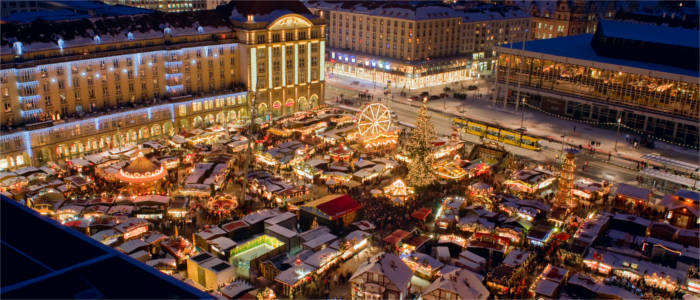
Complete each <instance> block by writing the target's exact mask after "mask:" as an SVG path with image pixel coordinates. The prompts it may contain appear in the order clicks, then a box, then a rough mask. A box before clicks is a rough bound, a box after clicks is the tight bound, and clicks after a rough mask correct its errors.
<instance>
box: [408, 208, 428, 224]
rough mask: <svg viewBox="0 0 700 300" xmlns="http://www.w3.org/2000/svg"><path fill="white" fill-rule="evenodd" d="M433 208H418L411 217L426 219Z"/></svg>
mask: <svg viewBox="0 0 700 300" xmlns="http://www.w3.org/2000/svg"><path fill="white" fill-rule="evenodd" d="M432 212H433V210H432V209H430V208H428V207H422V208H419V209H417V210H416V211H414V212H413V213H412V214H411V217H413V218H414V219H417V220H421V221H425V220H426V219H427V218H428V216H430V213H432Z"/></svg>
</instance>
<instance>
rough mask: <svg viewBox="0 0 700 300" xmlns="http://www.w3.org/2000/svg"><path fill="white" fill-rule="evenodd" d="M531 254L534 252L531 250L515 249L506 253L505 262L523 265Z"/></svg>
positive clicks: (514, 265) (511, 264)
mask: <svg viewBox="0 0 700 300" xmlns="http://www.w3.org/2000/svg"><path fill="white" fill-rule="evenodd" d="M531 254H532V252H530V251H525V250H513V251H511V252H510V253H508V255H506V258H505V259H503V263H504V264H506V265H509V266H513V267H518V266H520V265H522V264H523V263H524V262H525V261H526V260H527V258H528V257H530V255H531Z"/></svg>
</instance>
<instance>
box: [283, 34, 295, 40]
mask: <svg viewBox="0 0 700 300" xmlns="http://www.w3.org/2000/svg"><path fill="white" fill-rule="evenodd" d="M284 40H285V41H293V40H294V32H287V33H285V34H284Z"/></svg>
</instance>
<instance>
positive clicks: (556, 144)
mask: <svg viewBox="0 0 700 300" xmlns="http://www.w3.org/2000/svg"><path fill="white" fill-rule="evenodd" d="M327 84H328V85H327V86H328V89H327V90H328V91H327V103H332V102H333V101H334V100H335V98H336V97H338V96H339V95H340V94H343V96H344V97H346V98H347V97H348V96H350V97H353V96H355V94H356V93H357V91H368V93H369V94H372V95H374V97H375V98H374V100H375V101H384V102H385V103H387V104H388V105H389V106H390V108H391V109H392V110H396V109H399V108H400V107H402V106H403V107H405V108H406V109H408V110H412V111H415V110H417V107H418V104H416V103H413V102H415V101H409V100H408V98H407V97H400V96H398V94H399V92H400V91H396V90H392V92H393V97H392V96H389V97H386V96H385V95H384V94H383V92H384V88H385V87H384V86H382V85H379V84H378V85H377V88H376V89H374V88H373V87H374V84H373V83H372V82H371V81H370V82H368V81H364V80H358V79H355V78H348V77H343V76H338V75H334V76H333V77H332V78H329V79H328V80H327ZM462 85H463V86H465V87H466V86H468V85H477V86H478V90H476V91H466V90H463V91H460V92H462V93H466V94H467V95H468V97H467V100H459V99H455V98H444V99H439V100H432V101H429V102H428V107H429V109H430V110H431V111H433V112H434V113H439V114H443V115H446V116H449V117H457V116H464V117H468V118H471V119H474V120H479V121H485V122H490V123H494V124H498V125H500V126H502V127H504V128H511V129H517V128H520V127H521V126H520V125H521V118H522V119H523V120H524V122H523V126H524V127H525V128H526V130H527V132H529V133H530V134H533V135H538V136H543V137H549V138H551V140H552V142H550V141H543V142H542V144H543V146H545V147H548V148H554V149H560V148H561V143H560V141H561V136H564V140H565V142H566V143H568V144H569V145H574V146H577V145H582V146H583V145H590V142H591V141H592V140H595V141H597V142H600V144H601V146H600V147H596V150H597V151H598V152H602V153H603V154H604V155H606V156H607V154H608V153H611V156H612V157H617V158H621V159H626V160H641V156H642V155H644V154H647V153H658V154H660V155H662V156H665V157H670V158H673V159H676V160H680V161H685V162H689V163H695V164H697V163H698V155H699V154H700V152H699V151H698V150H694V149H688V148H683V147H680V146H676V145H672V144H668V143H664V142H659V141H656V143H655V148H654V149H648V148H644V147H639V148H638V149H635V148H634V147H633V145H632V144H631V143H628V142H626V141H625V136H626V135H628V134H629V133H626V132H624V130H623V131H621V132H620V134H619V137H618V135H617V131H616V130H615V129H611V128H601V127H596V126H590V125H587V124H583V123H578V122H575V121H570V120H565V119H561V118H559V117H556V116H551V115H548V114H545V113H544V112H540V111H537V110H533V109H527V110H525V112H524V115H523V112H522V109H519V110H517V111H515V109H514V108H508V107H503V105H502V104H499V105H493V102H491V101H488V100H487V99H489V98H490V94H489V93H490V91H489V86H490V85H489V83H487V82H486V81H484V80H472V81H467V82H465V83H463V84H461V85H460V84H449V85H442V86H435V87H431V88H427V89H418V90H412V91H410V92H409V91H407V93H408V95H409V96H410V95H419V94H420V93H421V92H423V91H428V92H429V93H430V94H431V95H433V94H440V93H442V90H443V88H444V87H445V86H449V87H451V88H453V89H455V88H456V89H459V88H460V87H461V86H462ZM449 94H452V92H450V93H449ZM479 96H481V97H479ZM391 98H393V101H391V100H390V99H391ZM479 98H480V99H482V100H479ZM397 114H398V112H397ZM400 119H401V118H400ZM401 121H404V120H401ZM406 121H409V122H410V121H411V120H406ZM436 127H442V126H438V124H436ZM450 127H451V124H450ZM448 128H449V127H448ZM440 129H441V128H438V131H441V130H440ZM443 131H444V130H443ZM440 133H442V132H440ZM629 135H630V137H632V138H633V137H635V136H634V135H632V134H629ZM616 139H617V140H618V143H617V151H615V140H616ZM635 167H636V165H635Z"/></svg>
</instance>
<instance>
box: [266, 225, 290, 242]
mask: <svg viewBox="0 0 700 300" xmlns="http://www.w3.org/2000/svg"><path fill="white" fill-rule="evenodd" d="M265 230H267V231H270V232H273V233H276V234H279V235H281V236H283V237H285V238H288V239H291V238H293V237H295V236H297V232H296V231H292V230H290V229H288V228H285V227H282V226H280V225H277V224H273V225H271V226H267V227H266V228H265Z"/></svg>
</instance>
